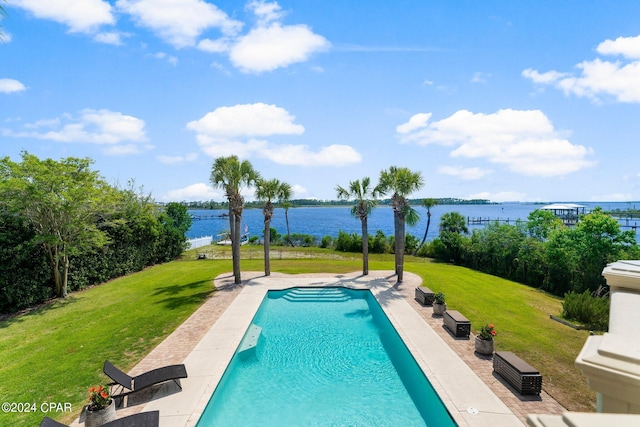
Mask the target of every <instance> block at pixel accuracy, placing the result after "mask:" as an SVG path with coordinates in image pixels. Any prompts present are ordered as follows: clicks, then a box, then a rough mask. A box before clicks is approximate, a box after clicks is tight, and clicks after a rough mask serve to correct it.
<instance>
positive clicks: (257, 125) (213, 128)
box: [187, 103, 304, 137]
mask: <svg viewBox="0 0 640 427" xmlns="http://www.w3.org/2000/svg"><path fill="white" fill-rule="evenodd" d="M294 120H295V117H294V116H292V115H291V114H289V112H288V111H287V110H285V109H284V108H281V107H278V106H276V105H269V104H263V103H256V104H238V105H234V106H232V107H218V108H216V109H215V110H214V111H212V112H210V113H207V114H206V115H205V116H204V117H202V118H201V119H199V120H195V121H192V122H189V123H188V124H187V128H188V129H191V130H194V131H196V132H198V133H200V134H206V135H210V136H214V137H237V136H269V135H276V134H280V135H292V134H293V135H300V134H302V133H303V132H304V127H303V126H302V125H298V124H295V123H293V122H294Z"/></svg>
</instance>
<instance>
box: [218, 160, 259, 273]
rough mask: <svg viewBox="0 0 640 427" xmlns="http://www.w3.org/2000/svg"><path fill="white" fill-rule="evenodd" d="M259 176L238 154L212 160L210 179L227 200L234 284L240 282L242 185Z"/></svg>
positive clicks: (252, 181) (250, 182)
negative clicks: (221, 190) (222, 191)
mask: <svg viewBox="0 0 640 427" xmlns="http://www.w3.org/2000/svg"><path fill="white" fill-rule="evenodd" d="M259 178H260V175H259V174H258V172H256V171H255V170H254V169H253V166H252V165H251V163H250V162H249V161H248V160H243V161H240V160H239V159H238V156H235V155H232V156H228V157H218V158H216V159H215V161H214V162H213V168H212V169H211V176H210V181H211V185H212V186H213V187H214V188H220V189H223V190H224V192H225V196H226V197H227V200H228V201H229V227H230V229H231V256H232V258H233V277H234V282H235V284H237V285H239V284H240V283H242V278H241V276H240V239H241V231H242V211H243V210H244V197H243V196H242V194H240V192H241V190H242V188H243V187H245V186H246V187H248V186H251V185H253V184H255V182H256V180H257V179H259Z"/></svg>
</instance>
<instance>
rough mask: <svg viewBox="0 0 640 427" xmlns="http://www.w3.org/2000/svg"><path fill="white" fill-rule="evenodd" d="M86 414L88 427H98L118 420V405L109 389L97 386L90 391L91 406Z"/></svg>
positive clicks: (89, 405) (88, 406)
mask: <svg viewBox="0 0 640 427" xmlns="http://www.w3.org/2000/svg"><path fill="white" fill-rule="evenodd" d="M86 409H87V410H86V412H85V421H84V424H85V426H86V427H98V426H101V425H103V424H105V423H108V422H109V421H113V420H115V419H116V404H115V402H114V401H113V399H112V398H111V393H110V391H109V387H105V386H102V385H100V386H96V387H91V388H90V389H89V404H88V405H87V408H86Z"/></svg>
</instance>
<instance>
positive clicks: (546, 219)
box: [527, 209, 563, 240]
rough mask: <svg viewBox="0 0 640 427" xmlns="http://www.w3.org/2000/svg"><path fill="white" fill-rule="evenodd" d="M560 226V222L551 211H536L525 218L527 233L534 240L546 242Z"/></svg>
mask: <svg viewBox="0 0 640 427" xmlns="http://www.w3.org/2000/svg"><path fill="white" fill-rule="evenodd" d="M562 226H563V224H562V220H561V219H560V218H558V217H557V216H555V215H554V213H553V212H551V211H547V210H543V209H536V210H534V211H533V212H531V213H530V214H529V216H528V217H527V231H528V232H529V235H530V236H531V237H533V238H534V239H538V240H546V239H547V237H549V234H550V233H551V232H552V231H553V230H556V229H558V228H560V227H562Z"/></svg>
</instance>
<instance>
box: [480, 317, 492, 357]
mask: <svg viewBox="0 0 640 427" xmlns="http://www.w3.org/2000/svg"><path fill="white" fill-rule="evenodd" d="M495 336H496V330H495V327H494V326H493V325H492V324H491V323H489V324H487V325H484V326H483V327H482V328H481V329H480V333H479V334H478V335H476V353H478V354H483V355H485V356H491V355H492V354H493V337H495Z"/></svg>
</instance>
